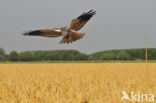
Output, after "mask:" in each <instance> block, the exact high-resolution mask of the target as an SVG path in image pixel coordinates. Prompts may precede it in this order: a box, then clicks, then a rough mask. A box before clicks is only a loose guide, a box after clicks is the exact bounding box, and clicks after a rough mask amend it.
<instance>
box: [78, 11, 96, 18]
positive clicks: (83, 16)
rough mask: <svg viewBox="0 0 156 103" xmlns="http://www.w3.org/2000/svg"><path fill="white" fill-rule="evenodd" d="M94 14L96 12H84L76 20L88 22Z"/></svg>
mask: <svg viewBox="0 0 156 103" xmlns="http://www.w3.org/2000/svg"><path fill="white" fill-rule="evenodd" d="M95 14H96V11H93V10H90V11H88V12H87V13H86V12H84V13H83V14H82V15H80V16H79V17H78V19H80V21H88V20H89V19H90V18H91V17H92V16H93V15H95Z"/></svg>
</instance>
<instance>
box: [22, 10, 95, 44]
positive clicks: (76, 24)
mask: <svg viewBox="0 0 156 103" xmlns="http://www.w3.org/2000/svg"><path fill="white" fill-rule="evenodd" d="M95 14H96V11H93V10H90V11H88V12H84V13H83V14H81V15H80V16H79V17H77V18H76V19H73V20H72V21H71V23H70V25H69V26H66V27H62V28H59V29H57V28H53V29H42V30H34V31H29V32H25V33H24V34H23V35H25V36H26V35H28V36H43V37H51V38H53V37H58V36H63V38H62V40H61V41H60V42H59V43H60V44H62V43H67V44H68V43H72V42H73V41H76V40H78V39H80V38H82V37H83V36H84V35H85V33H79V32H74V31H78V30H80V29H81V28H82V27H83V26H84V25H85V24H86V23H87V22H88V21H89V20H90V19H91V17H92V16H93V15H95Z"/></svg>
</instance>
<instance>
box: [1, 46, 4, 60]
mask: <svg viewBox="0 0 156 103" xmlns="http://www.w3.org/2000/svg"><path fill="white" fill-rule="evenodd" d="M0 60H1V61H3V60H5V51H4V49H3V48H0Z"/></svg>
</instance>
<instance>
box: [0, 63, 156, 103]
mask: <svg viewBox="0 0 156 103" xmlns="http://www.w3.org/2000/svg"><path fill="white" fill-rule="evenodd" d="M146 69H148V71H146ZM146 72H147V73H146ZM146 77H147V78H146ZM122 91H126V92H127V93H130V92H131V91H134V92H137V91H139V92H142V93H153V94H155V95H156V64H155V63H149V64H148V67H147V68H146V64H144V63H66V64H65V63H58V64H57V63H56V64H55V63H52V64H50V63H47V64H46V63H43V64H0V103H128V101H126V100H123V101H122V100H121V97H122ZM155 101H156V100H155ZM137 103H139V102H137ZM153 103H154V102H153Z"/></svg>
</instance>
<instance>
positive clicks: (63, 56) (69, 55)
mask: <svg viewBox="0 0 156 103" xmlns="http://www.w3.org/2000/svg"><path fill="white" fill-rule="evenodd" d="M148 59H149V60H156V48H148ZM93 60H95V61H97V60H145V49H144V48H142V49H120V50H106V51H100V52H96V53H92V54H84V53H81V52H79V51H77V50H49V51H24V52H20V53H18V52H16V51H15V50H14V51H11V52H10V53H9V54H6V53H5V51H4V49H3V48H0V61H93Z"/></svg>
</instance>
